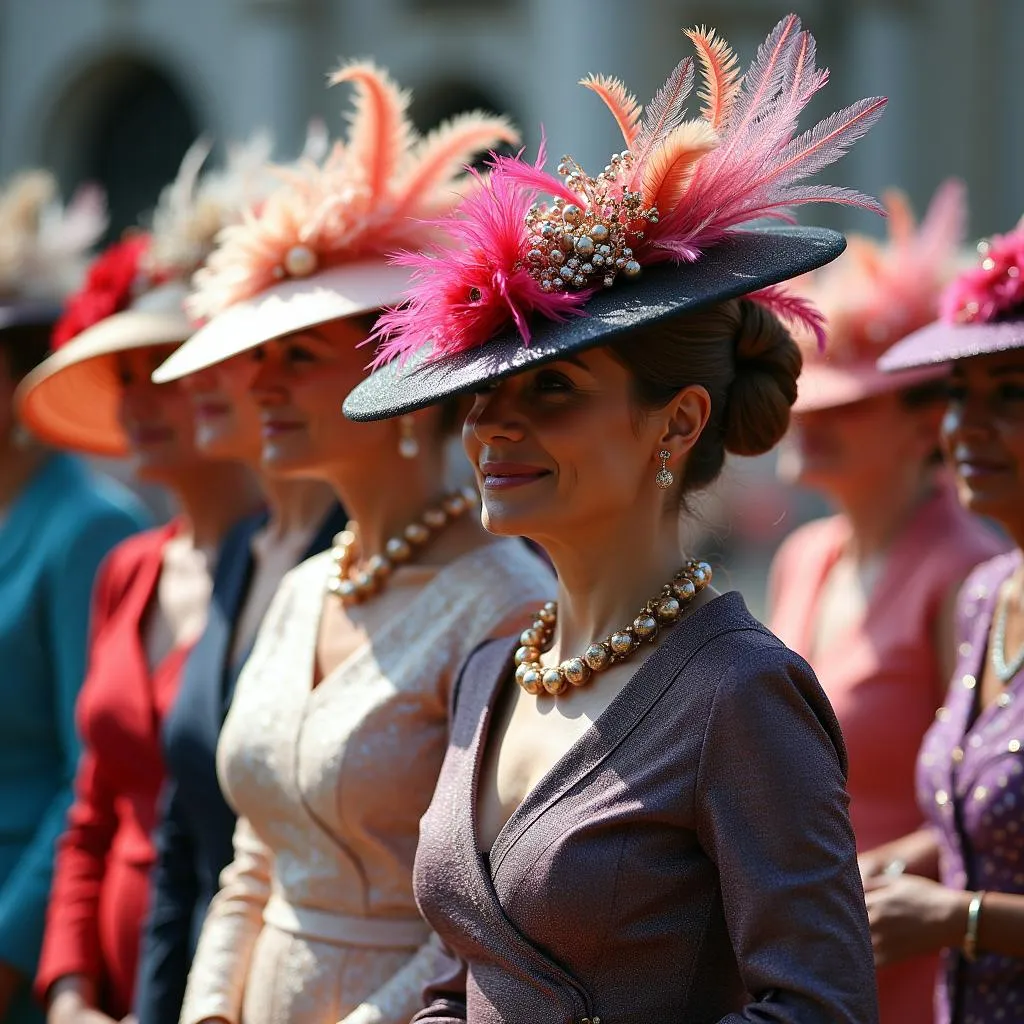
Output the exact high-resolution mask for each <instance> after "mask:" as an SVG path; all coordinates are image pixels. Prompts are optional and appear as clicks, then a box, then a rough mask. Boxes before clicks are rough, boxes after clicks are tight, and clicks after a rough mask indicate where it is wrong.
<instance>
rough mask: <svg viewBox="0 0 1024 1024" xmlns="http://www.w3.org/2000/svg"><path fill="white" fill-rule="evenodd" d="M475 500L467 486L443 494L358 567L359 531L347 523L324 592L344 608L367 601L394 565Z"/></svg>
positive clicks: (337, 537) (333, 553)
mask: <svg viewBox="0 0 1024 1024" xmlns="http://www.w3.org/2000/svg"><path fill="white" fill-rule="evenodd" d="M476 499H477V494H476V491H474V490H472V489H471V488H468V487H467V488H465V489H463V490H460V491H453V492H452V493H451V494H446V495H445V496H444V497H443V498H442V499H441V501H440V502H439V503H438V504H437V505H432V506H431V507H430V508H428V509H427V510H426V511H425V512H424V513H423V514H422V515H421V516H420V517H419V519H415V520H413V521H412V522H411V523H410V524H409V525H408V526H407V527H406V528H405V529H404V530H402V532H401V533H399V534H396V535H395V536H394V537H392V538H391V539H390V540H389V541H388V542H387V543H386V544H385V545H384V554H383V555H372V556H371V557H370V558H368V559H367V560H366V563H365V564H364V565H363V566H362V567H361V568H357V566H356V564H355V562H356V558H357V557H358V547H359V528H358V526H357V525H356V524H355V523H349V524H348V525H347V526H346V527H345V529H344V530H342V531H341V532H340V533H338V534H336V535H335V537H334V544H333V547H332V548H331V556H332V557H331V573H330V575H329V576H328V578H327V592H328V593H329V594H333V595H334V596H335V597H337V598H339V599H340V600H341V602H342V604H345V605H353V604H362V603H363V602H364V601H368V600H369V599H370V598H371V597H374V596H375V595H376V594H379V593H380V592H381V591H382V590H383V589H384V587H385V586H386V585H387V580H388V577H389V576H390V575H391V573H392V572H393V571H394V570H395V567H396V566H399V565H404V564H405V563H406V562H409V561H411V560H412V558H413V556H414V555H415V554H416V552H417V551H419V550H421V549H422V548H424V547H425V546H426V545H427V543H428V542H429V541H430V540H431V538H432V537H434V536H435V535H436V534H438V533H439V532H440V531H441V530H443V529H444V528H445V527H446V526H448V525H449V524H450V523H453V522H454V521H455V520H456V519H459V518H461V517H462V516H463V515H465V513H466V510H467V509H469V508H470V507H472V505H473V504H474V503H475V502H476Z"/></svg>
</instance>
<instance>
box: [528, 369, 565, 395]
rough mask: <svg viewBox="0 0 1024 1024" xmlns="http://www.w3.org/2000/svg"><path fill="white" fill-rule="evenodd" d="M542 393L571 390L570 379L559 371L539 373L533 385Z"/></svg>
mask: <svg viewBox="0 0 1024 1024" xmlns="http://www.w3.org/2000/svg"><path fill="white" fill-rule="evenodd" d="M533 386H534V387H535V388H536V390H537V391H540V392H543V393H544V394H563V393H565V392H569V391H572V390H573V384H572V381H571V380H569V378H568V377H566V376H565V375H564V374H561V373H554V372H549V373H539V374H537V377H536V379H535V380H534V385H533Z"/></svg>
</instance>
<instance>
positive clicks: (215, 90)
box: [0, 0, 1024, 609]
mask: <svg viewBox="0 0 1024 1024" xmlns="http://www.w3.org/2000/svg"><path fill="white" fill-rule="evenodd" d="M802 7H803V9H802V11H801V14H802V16H803V17H804V19H805V20H806V21H807V23H809V24H812V25H813V27H814V31H815V34H816V37H817V39H818V44H819V48H820V51H821V53H822V54H824V55H825V57H826V60H825V63H826V64H827V66H828V67H829V68H830V69H831V70H832V85H831V87H830V89H829V96H828V97H827V98H825V99H824V100H823V101H822V100H820V99H818V100H815V101H814V102H815V103H821V104H822V106H821V110H823V109H824V105H823V104H824V103H832V104H835V105H836V106H839V105H842V104H844V103H846V102H850V101H851V100H852V99H853V98H855V97H857V96H861V95H864V94H865V93H874V94H882V95H887V96H889V97H891V98H892V99H891V102H890V104H889V108H888V110H887V112H886V116H885V117H884V118H883V120H882V121H881V123H880V124H879V125H878V126H877V128H876V129H875V130H874V131H873V132H872V134H871V135H870V136H869V137H868V138H867V139H865V140H864V141H863V142H862V143H861V144H860V145H859V146H857V147H856V148H855V149H854V151H853V152H852V153H851V154H850V155H849V156H848V157H847V158H846V163H845V165H844V167H845V171H846V173H847V174H848V176H849V180H850V181H855V182H857V185H858V187H859V188H861V189H862V190H864V191H866V192H868V193H870V194H874V195H879V194H881V192H882V191H883V190H884V189H886V188H888V187H891V186H893V185H898V186H899V187H901V188H903V189H905V190H906V191H907V193H908V194H909V196H910V197H911V199H912V201H913V203H914V205H915V207H916V208H917V209H919V210H920V209H923V208H924V205H925V204H926V203H927V200H928V198H929V197H930V195H931V194H932V192H933V191H934V189H935V188H936V187H937V185H938V184H939V183H940V181H942V180H943V179H944V178H946V177H948V176H950V175H956V176H958V177H960V178H962V179H963V180H964V181H965V182H967V184H968V186H969V190H970V229H969V236H972V237H980V236H982V235H984V234H987V233H990V232H992V231H994V230H996V229H997V228H999V227H1000V226H1001V225H1006V224H1008V223H1011V222H1012V221H1013V220H1015V219H1016V217H1017V216H1018V215H1019V212H1020V210H1019V208H1020V188H1019V183H1020V181H1021V179H1022V177H1024V135H1022V134H1021V133H1020V132H1018V131H1016V130H1014V124H1015V118H1016V116H1017V112H1018V111H1019V102H1020V93H1021V88H1022V86H1021V83H1020V78H1019V75H1018V74H1017V72H1016V70H1015V69H1016V64H1017V51H1018V48H1019V41H1020V39H1021V38H1024V7H1022V6H1021V4H1019V3H1017V2H1015V0H971V2H968V3H964V2H962V0H868V2H866V3H858V4H837V3H826V2H824V0H811V2H808V3H806V4H804V5H802ZM787 10H788V5H787V4H786V3H784V2H781V0H720V2H715V3H713V4H710V3H701V2H689V3H687V2H682V0H679V2H669V0H638V2H636V3H629V4H626V3H619V2H618V0H560V2H559V3H557V4H553V3H551V2H549V0H500V2H494V3H479V2H477V0H374V2H373V3H363V2H359V0H225V2H215V3H211V2H209V0H174V2H171V0H75V2H74V3H68V2H66V0H31V2H25V0H4V2H3V3H2V4H0V178H4V177H8V176H10V175H11V174H12V173H14V172H15V171H17V170H18V169H20V168H23V167H26V166H44V167H48V168H51V169H52V170H53V172H54V173H55V174H56V175H57V177H58V179H59V181H60V184H61V187H62V190H63V192H64V194H65V195H69V194H71V192H72V191H73V190H74V189H75V187H76V186H78V185H81V184H82V183H83V182H97V183H99V184H100V185H101V186H102V187H103V188H104V189H105V190H106V193H107V196H108V202H109V207H110V224H109V228H108V229H107V235H106V239H107V240H109V239H111V238H114V237H116V236H117V235H118V234H119V233H120V232H121V231H122V230H123V229H124V228H125V227H126V226H128V225H130V224H133V223H134V222H135V221H136V220H137V218H138V217H139V216H140V214H144V212H145V211H147V210H149V209H151V208H152V206H153V205H154V203H155V201H156V197H157V195H158V194H159V191H160V189H161V188H162V187H163V186H164V185H165V184H166V183H167V182H168V181H170V180H171V179H172V178H173V177H174V175H175V174H176V172H177V169H178V164H179V162H180V160H181V157H182V155H183V154H184V152H185V150H186V149H187V148H188V146H189V145H191V143H192V142H193V141H195V139H196V138H197V137H198V136H199V135H201V134H206V135H208V136H209V138H210V139H211V140H214V141H215V142H216V143H217V146H218V150H217V151H215V155H216V153H217V152H222V151H223V146H224V144H225V142H226V140H239V139H244V138H247V137H249V136H250V135H251V134H252V132H253V131H255V130H259V129H267V130H268V131H269V132H270V134H271V137H272V138H273V140H274V145H275V150H276V152H277V154H278V155H279V156H281V157H282V158H284V157H288V156H291V155H293V154H295V153H296V152H298V150H299V149H300V148H301V145H302V141H303V138H304V134H305V131H306V126H307V125H308V123H309V121H310V119H311V118H315V117H319V118H322V119H323V121H324V122H325V123H326V124H327V125H328V127H329V128H330V129H331V130H332V131H333V130H334V129H335V128H336V127H337V123H338V119H339V113H338V105H337V102H338V101H337V96H334V95H331V94H330V92H329V91H328V90H327V89H325V87H324V85H325V72H324V69H326V68H329V67H332V66H334V64H335V63H336V62H337V60H338V58H339V57H342V56H344V57H352V56H365V55H368V54H372V55H373V56H374V58H375V59H376V60H378V61H379V62H381V63H382V64H383V65H384V66H386V67H388V68H389V69H391V71H392V73H393V74H394V75H395V76H396V77H397V79H398V80H399V81H400V82H402V83H403V84H404V85H406V86H407V87H410V88H411V89H412V90H413V103H412V107H411V116H412V119H413V121H414V122H415V123H416V124H417V126H418V127H419V128H421V129H426V128H427V127H429V126H431V125H434V124H436V123H437V122H438V121H439V120H441V119H443V118H445V117H448V116H450V115H452V114H454V113H456V112H458V111H462V110H468V109H473V108H476V107H482V108H484V109H487V110H493V111H502V112H507V113H508V114H509V115H510V116H511V118H512V120H513V121H514V122H515V123H516V124H518V125H521V126H523V131H524V141H525V143H526V145H527V150H528V152H531V153H532V152H533V151H534V149H535V147H536V145H537V143H538V142H539V137H538V126H540V125H543V126H544V129H545V130H546V132H547V134H548V136H549V137H550V138H552V139H558V140H560V144H561V140H565V148H566V149H567V150H568V151H570V152H571V153H572V154H573V155H574V156H575V157H576V158H577V159H578V160H580V161H581V163H583V164H584V166H586V165H588V164H594V163H596V162H598V161H603V160H604V159H605V157H606V150H607V148H608V146H609V144H610V141H611V140H610V139H609V131H608V128H609V126H608V123H607V115H606V113H605V111H604V110H603V108H602V107H601V105H600V104H599V103H598V102H597V101H596V100H593V101H591V99H590V98H589V97H587V96H585V95H583V94H581V93H580V91H579V90H578V89H574V88H567V87H566V86H565V85H564V83H566V82H573V81H575V80H576V79H577V78H579V77H581V76H583V75H584V74H586V73H588V72H589V71H590V70H592V69H593V68H595V67H598V68H601V69H603V71H604V72H605V73H607V74H614V75H617V76H619V77H621V78H623V80H625V81H627V82H629V83H630V85H631V87H633V88H634V89H635V90H636V91H637V93H638V95H640V96H644V95H648V94H650V93H653V90H654V89H655V88H656V87H657V85H658V84H659V82H660V81H661V77H660V76H661V69H662V68H665V67H670V66H671V65H672V64H673V63H674V62H675V60H677V59H678V54H679V52H680V44H681V41H682V40H681V36H680V26H683V25H693V24H701V23H707V24H713V25H714V26H715V27H716V28H717V29H718V30H719V31H720V33H721V34H723V35H724V36H725V37H726V38H727V39H729V40H730V41H731V43H732V45H733V46H734V47H735V48H736V49H737V50H738V51H739V52H741V53H748V52H751V51H752V48H753V47H754V46H755V45H756V44H757V42H758V41H759V40H760V39H761V38H762V36H763V26H764V25H765V24H768V23H772V24H773V23H774V22H775V21H776V20H777V19H778V18H779V17H781V16H782V15H783V14H784V13H786V12H787ZM624 40H628V43H626V44H624V42H623V41H624ZM830 109H833V108H830ZM811 113H812V114H816V113H820V110H818V109H817V108H816V107H815V106H813V105H812V110H811ZM556 155H557V154H556ZM820 217H821V220H822V222H823V223H826V224H828V225H830V226H834V227H837V228H840V229H844V230H845V229H855V230H859V231H865V232H868V233H881V232H882V231H883V226H882V225H881V223H875V221H874V219H873V218H870V217H869V216H868V215H866V214H863V213H858V212H852V213H848V214H845V215H844V212H843V211H836V210H832V209H827V208H826V209H823V210H822V211H821V214H820ZM717 490H718V498H719V501H721V502H724V503H725V507H727V510H728V514H724V513H725V508H723V506H721V505H720V504H719V501H712V502H710V503H705V504H704V506H703V507H702V514H703V516H704V518H705V521H706V522H707V525H708V527H709V529H711V530H712V531H713V533H714V534H715V535H716V536H717V538H718V542H717V545H716V548H717V549H716V550H713V552H712V553H713V554H715V555H716V556H718V557H720V558H721V559H722V562H723V564H724V567H725V569H726V571H727V572H729V573H730V574H731V575H732V578H733V580H734V582H735V583H736V585H737V586H740V587H741V588H742V589H743V590H744V592H745V593H746V594H748V595H749V599H750V601H751V604H752V607H753V608H755V609H761V608H763V600H762V598H763V593H764V586H765V574H766V570H767V564H768V559H769V558H770V554H771V552H772V550H773V549H774V547H775V546H776V545H777V544H778V543H779V541H780V540H781V539H782V538H783V537H784V536H785V535H786V533H788V532H789V530H790V529H792V527H793V526H794V525H795V524H796V523H797V522H799V521H801V520H802V519H804V518H806V517H808V516H809V515H812V514H814V513H816V512H819V511H820V510H821V507H822V506H821V505H820V504H819V503H818V502H817V501H815V500H814V499H813V498H810V497H808V496H807V495H803V494H800V493H797V492H794V491H792V490H791V489H788V488H781V487H779V486H778V485H777V484H776V483H775V481H774V472H773V457H769V458H767V459H765V460H757V461H755V462H750V463H741V464H738V465H734V466H733V467H731V468H730V470H729V472H728V473H727V474H726V477H725V478H724V479H723V480H722V481H721V482H720V484H719V486H718V488H717ZM151 499H152V500H153V501H159V500H160V499H159V498H158V497H157V496H155V495H151ZM726 524H728V525H726Z"/></svg>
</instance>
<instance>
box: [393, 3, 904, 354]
mask: <svg viewBox="0 0 1024 1024" xmlns="http://www.w3.org/2000/svg"><path fill="white" fill-rule="evenodd" d="M686 34H687V36H688V38H689V40H690V41H691V43H692V44H693V46H694V48H695V50H696V52H697V57H698V59H699V61H700V64H701V68H702V72H703V89H702V90H701V92H700V98H701V100H702V101H703V107H702V110H701V112H700V116H699V117H696V118H693V119H689V120H688V119H687V118H686V103H687V100H688V99H689V96H690V93H691V92H692V90H693V85H694V62H693V58H692V57H687V58H685V59H684V60H683V61H681V62H680V63H679V65H678V66H677V67H676V68H675V70H674V71H673V72H672V74H671V75H670V76H669V78H668V80H667V81H666V82H665V84H664V85H663V86H662V88H661V89H660V90H659V91H658V93H657V95H656V96H655V97H654V99H653V100H652V101H651V102H650V103H649V104H648V106H647V107H646V108H642V107H641V106H640V105H639V104H638V103H637V101H636V99H635V97H633V96H632V95H631V94H630V93H629V91H628V90H627V89H626V87H625V86H624V85H623V83H622V82H620V81H618V80H617V79H614V78H606V77H599V76H590V77H589V78H585V79H583V81H582V82H581V84H582V85H584V86H585V87H586V88H588V89H590V90H591V91H593V92H595V93H597V95H598V96H599V97H600V98H601V99H602V100H603V101H604V103H605V104H606V106H607V107H608V109H609V110H610V111H611V113H612V115H613V116H614V118H615V120H616V123H617V124H618V127H619V129H620V131H621V132H622V137H623V140H624V142H625V149H624V150H623V151H622V152H619V153H617V154H616V155H614V156H613V157H612V158H611V159H610V160H609V162H608V164H607V165H606V166H605V168H604V169H603V170H602V171H601V172H600V173H598V174H597V175H596V176H591V175H589V174H587V173H586V172H585V171H584V170H583V169H582V168H581V167H580V165H579V164H578V163H577V162H576V161H575V160H573V159H572V158H571V157H569V156H566V157H564V158H563V159H562V161H561V162H560V163H559V165H558V172H559V173H558V174H557V175H552V174H548V173H545V171H544V170H543V164H544V146H543V145H542V146H541V151H540V153H539V154H538V158H537V162H536V164H530V163H528V162H526V161H524V160H522V159H521V158H508V157H494V158H492V171H491V174H490V175H489V177H488V178H487V179H486V181H485V180H484V179H483V178H481V179H480V184H481V187H480V188H479V189H478V190H477V191H476V192H473V193H471V194H469V195H468V196H467V197H466V199H465V200H464V201H463V202H462V203H461V204H460V205H459V206H458V207H457V208H456V210H455V212H454V214H453V215H452V216H450V217H449V218H448V219H447V220H446V221H445V222H444V223H443V225H442V226H443V227H444V228H445V230H446V231H447V233H448V235H449V236H450V238H451V242H452V246H451V248H447V247H446V248H445V249H443V250H441V249H430V250H427V251H425V252H415V253H413V252H406V253H401V254H399V255H397V256H396V257H395V259H396V261H397V262H399V263H401V264H403V265H405V266H409V267H412V268H413V271H414V274H413V285H412V287H411V288H410V290H409V292H408V293H407V301H406V303H405V305H403V306H402V307H401V308H399V309H396V310H391V311H389V312H387V313H385V314H384V315H383V316H382V317H381V319H380V320H379V322H378V325H377V329H376V331H375V332H374V334H373V339H374V340H376V341H379V342H380V343H381V344H380V348H379V350H378V352H377V356H376V359H375V361H374V365H375V366H381V365H383V364H385V363H388V362H390V361H391V360H393V359H405V358H408V357H409V356H410V355H411V354H413V353H421V354H425V355H426V357H427V358H431V357H434V358H439V357H443V356H449V355H453V354H456V353H459V352H463V351H466V350H467V349H471V348H475V347H477V346H480V345H483V344H484V343H486V342H487V341H488V340H489V339H490V338H492V337H494V336H495V335H496V334H497V333H498V332H500V331H502V330H504V329H506V328H507V327H509V326H510V325H514V327H515V329H516V330H517V331H518V333H519V335H520V337H521V338H522V340H523V343H524V344H529V342H530V336H531V332H530V326H529V325H530V320H531V318H533V317H541V318H545V319H549V320H562V319H565V318H566V317H568V316H574V315H585V313H586V304H587V300H588V299H589V298H590V297H591V296H592V295H593V294H594V293H595V291H596V290H599V289H602V288H610V287H613V286H617V285H618V283H619V282H620V281H621V280H623V279H626V280H629V279H631V278H636V277H638V276H639V275H640V274H641V273H642V271H643V268H644V267H645V266H649V265H651V264H656V263H662V262H666V261H675V262H677V263H692V262H694V261H696V260H699V259H700V258H701V255H702V253H703V252H704V251H706V250H707V249H709V248H711V247H712V246H715V245H717V244H719V243H720V242H722V241H723V240H725V239H727V238H729V237H730V236H731V234H732V232H733V231H734V230H735V229H736V228H738V227H740V226H741V225H743V224H745V223H747V222H749V221H752V220H755V219H758V218H765V217H767V218H774V219H776V220H782V221H787V222H791V221H792V215H791V210H792V208H793V207H795V206H798V205H801V204H803V203H810V202H832V203H840V204H843V205H847V206H858V207H861V208H865V209H869V210H874V211H876V212H882V208H881V206H880V205H879V204H878V202H877V201H876V200H874V199H871V198H869V197H867V196H863V195H860V194H859V193H857V192H855V191H853V190H851V189H846V188H837V187H833V186H828V185H817V184H815V185H808V184H805V183H804V179H806V178H807V177H809V176H810V175H812V174H814V173H816V172H818V171H820V170H821V169H823V168H824V167H827V166H828V165H829V164H831V163H833V162H834V161H836V160H837V159H838V158H839V157H840V156H842V155H843V153H845V152H846V150H847V149H849V147H850V146H851V145H853V144H854V143H855V142H856V141H857V140H858V139H860V138H861V137H862V136H863V135H864V134H865V133H866V132H867V131H868V129H869V128H870V127H871V126H872V125H873V124H874V123H875V122H876V121H877V120H878V118H879V117H880V116H881V113H882V110H883V108H884V107H885V103H886V101H885V99H884V98H869V99H863V100H860V101H859V102H857V103H854V104H853V105H852V106H849V107H847V108H845V109H844V110H841V111H839V112H838V113H835V114H833V115H831V117H828V118H826V119H825V120H824V121H822V122H820V123H819V124H817V125H816V126H814V127H813V128H811V129H809V130H807V131H805V132H803V133H802V134H800V135H797V134H796V125H797V121H798V118H799V115H800V113H801V112H802V111H803V109H804V107H806V105H807V103H808V102H809V101H810V99H811V97H812V96H814V94H815V93H817V92H818V91H819V90H820V89H821V88H822V86H824V84H825V82H826V81H827V79H828V72H827V71H822V70H819V69H818V68H817V67H816V66H815V55H816V54H815V42H814V38H813V37H812V36H811V35H810V33H809V32H806V31H803V29H802V28H801V25H800V20H799V19H798V18H797V17H796V16H795V15H789V16H788V17H786V18H784V19H783V20H782V21H780V22H779V24H778V25H777V26H776V27H775V29H774V30H773V31H772V32H771V34H770V35H769V36H768V38H767V39H766V40H765V42H764V43H763V44H762V45H761V47H760V49H759V50H758V52H757V56H756V57H755V59H754V61H753V63H752V64H751V65H750V67H749V68H748V70H747V72H746V74H745V75H743V76H742V77H741V76H740V75H739V70H738V65H737V59H736V56H735V54H733V52H732V50H731V49H730V48H729V46H728V45H727V44H726V43H725V41H724V40H722V39H720V38H718V37H717V36H716V34H715V33H714V31H712V30H708V29H703V28H702V29H694V30H691V31H689V32H687V33H686ZM542 196H548V197H550V198H546V199H545V198H541V197H542ZM747 297H748V298H750V299H752V300H754V301H758V302H761V303H762V304H764V305H765V306H767V307H768V308H769V309H770V310H772V312H774V313H775V314H776V315H778V316H779V317H780V318H781V319H784V320H787V321H790V322H796V323H801V324H804V325H806V326H807V327H808V328H809V329H810V330H812V331H813V332H814V333H815V334H816V335H817V336H818V337H819V339H822V340H823V338H824V334H823V329H822V319H821V316H820V314H818V313H817V312H816V311H815V310H814V309H813V307H812V306H810V304H809V303H807V302H805V301H804V300H802V299H801V298H799V297H795V296H791V295H789V294H787V293H785V292H784V291H782V290H780V289H777V288H775V287H771V288H766V289H762V290H760V291H756V292H753V293H751V294H750V295H748V296H747Z"/></svg>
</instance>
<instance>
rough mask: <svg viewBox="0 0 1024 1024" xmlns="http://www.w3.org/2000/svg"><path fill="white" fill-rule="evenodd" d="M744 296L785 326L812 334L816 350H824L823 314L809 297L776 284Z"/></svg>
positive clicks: (824, 322)
mask: <svg viewBox="0 0 1024 1024" xmlns="http://www.w3.org/2000/svg"><path fill="white" fill-rule="evenodd" d="M746 298H748V299H750V301H751V302H756V303H757V304H758V305H759V306H763V307H764V308H765V309H767V310H768V312H770V313H772V314H774V315H775V316H776V317H778V319H779V320H781V321H782V322H783V323H784V324H785V325H786V326H787V327H791V328H794V329H795V330H796V331H798V332H806V333H807V334H810V335H812V336H813V337H814V339H815V341H816V343H817V346H818V350H819V351H821V352H823V351H824V350H825V337H826V335H825V325H826V321H825V315H824V314H823V313H822V312H821V310H820V309H818V307H817V306H815V305H814V303H813V302H811V301H810V300H809V299H807V298H805V297H804V296H802V295H797V294H796V293H794V292H791V291H789V290H788V289H787V288H785V287H784V286H783V285H778V284H773V285H769V286H768V287H767V288H761V289H759V290H758V291H756V292H751V293H750V294H749V295H747V296H746Z"/></svg>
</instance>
